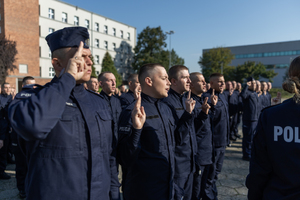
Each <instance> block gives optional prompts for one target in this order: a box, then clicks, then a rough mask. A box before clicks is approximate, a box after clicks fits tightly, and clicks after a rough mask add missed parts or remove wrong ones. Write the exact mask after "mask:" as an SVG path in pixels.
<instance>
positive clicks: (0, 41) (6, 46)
mask: <svg viewBox="0 0 300 200" xmlns="http://www.w3.org/2000/svg"><path fill="white" fill-rule="evenodd" d="M17 54H18V51H17V43H16V42H15V41H12V40H9V39H7V38H5V37H4V36H2V37H1V38H0V84H2V83H4V82H5V79H6V77H7V75H8V71H13V70H14V69H16V68H17V66H16V65H14V62H15V61H16V55H17Z"/></svg>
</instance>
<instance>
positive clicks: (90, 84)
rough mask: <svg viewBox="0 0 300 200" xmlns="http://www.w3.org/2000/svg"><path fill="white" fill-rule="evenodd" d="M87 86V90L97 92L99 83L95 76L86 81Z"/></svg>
mask: <svg viewBox="0 0 300 200" xmlns="http://www.w3.org/2000/svg"><path fill="white" fill-rule="evenodd" d="M87 87H88V89H89V90H92V91H94V92H98V90H99V83H98V79H97V78H91V80H90V81H89V82H88V84H87Z"/></svg>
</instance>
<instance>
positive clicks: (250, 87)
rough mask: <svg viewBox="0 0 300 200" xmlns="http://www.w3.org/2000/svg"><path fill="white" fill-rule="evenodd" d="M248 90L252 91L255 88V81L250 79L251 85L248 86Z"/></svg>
mask: <svg viewBox="0 0 300 200" xmlns="http://www.w3.org/2000/svg"><path fill="white" fill-rule="evenodd" d="M249 90H252V91H255V90H256V81H251V85H250V86H249Z"/></svg>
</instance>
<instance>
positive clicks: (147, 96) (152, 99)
mask: <svg viewBox="0 0 300 200" xmlns="http://www.w3.org/2000/svg"><path fill="white" fill-rule="evenodd" d="M141 97H142V99H143V100H146V101H148V102H150V103H156V102H157V101H159V100H160V99H157V98H154V97H150V96H149V95H147V94H145V93H143V92H142V94H141Z"/></svg>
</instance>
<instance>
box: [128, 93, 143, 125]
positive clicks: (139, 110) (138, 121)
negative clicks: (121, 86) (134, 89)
mask: <svg viewBox="0 0 300 200" xmlns="http://www.w3.org/2000/svg"><path fill="white" fill-rule="evenodd" d="M141 100H142V97H141V95H139V96H138V98H137V101H136V103H135V106H134V108H133V110H132V112H131V119H132V126H133V128H135V129H142V128H143V126H144V124H145V121H146V113H145V110H144V107H143V106H141Z"/></svg>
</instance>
